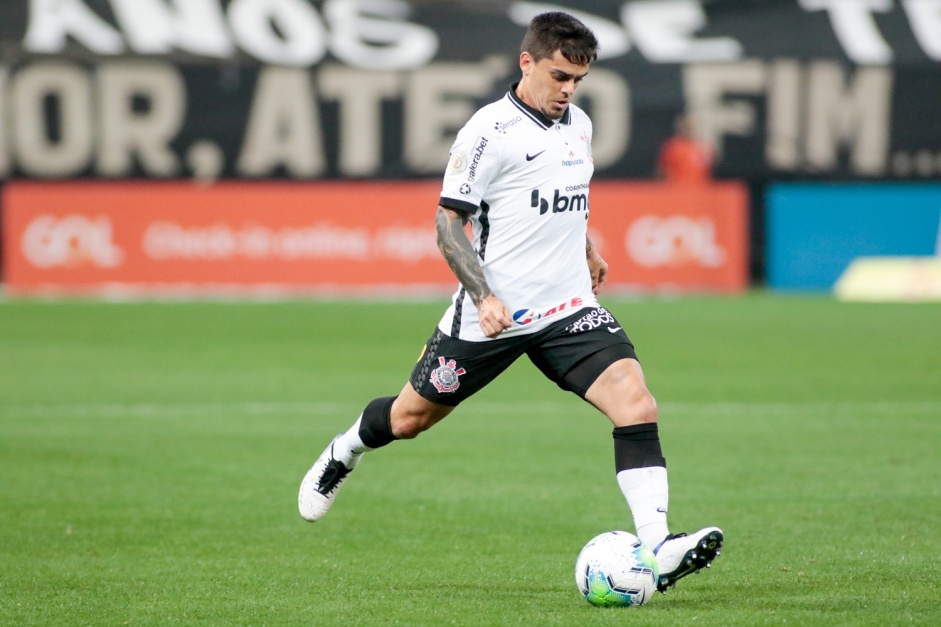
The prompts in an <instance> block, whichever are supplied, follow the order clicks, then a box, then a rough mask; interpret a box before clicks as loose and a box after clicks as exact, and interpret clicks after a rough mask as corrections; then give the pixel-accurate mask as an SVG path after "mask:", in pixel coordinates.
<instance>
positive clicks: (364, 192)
mask: <svg viewBox="0 0 941 627" xmlns="http://www.w3.org/2000/svg"><path fill="white" fill-rule="evenodd" d="M440 189H441V186H440V184H439V183H438V182H430V181H421V182H385V183H379V182H369V183H363V182H359V183H309V184H297V183H220V184H217V185H213V186H207V187H202V186H197V185H192V184H189V183H153V182H151V183H93V182H79V183H43V184H40V183H33V182H15V183H11V184H9V185H7V186H6V188H5V189H4V194H3V202H4V206H5V212H4V222H3V238H4V239H3V252H4V259H3V268H4V277H3V278H4V281H5V287H6V289H7V291H8V292H10V293H13V294H43V293H53V294H62V293H64V294H70V293H98V294H101V293H109V292H110V293H115V294H122V293H131V294H135V293H144V294H154V293H156V294H174V293H180V294H193V293H196V294H206V293H229V292H236V293H245V292H253V293H273V294H282V293H340V294H349V293H358V294H367V295H373V294H384V293H392V294H396V295H401V294H408V293H423V292H431V293H436V294H446V293H450V292H453V291H454V290H455V289H456V286H457V281H456V279H455V278H454V276H453V274H452V273H451V271H450V269H449V268H448V266H447V264H446V263H445V261H444V260H443V258H442V257H441V254H440V252H439V251H438V248H437V238H436V233H435V225H434V212H435V206H436V204H437V200H438V195H439V193H440ZM590 203H591V220H590V229H591V237H592V240H593V242H594V243H595V244H596V245H597V246H598V247H599V249H600V250H601V252H602V254H603V255H604V256H605V258H606V260H607V261H608V263H609V264H610V266H611V271H610V275H609V281H608V288H607V289H608V290H609V291H612V292H617V291H625V290H632V291H637V290H641V291H651V290H662V289H669V290H677V291H722V292H730V291H739V290H743V289H745V288H746V287H747V267H746V266H747V256H748V250H747V217H746V216H747V204H748V201H747V195H746V192H745V190H744V188H743V187H741V186H739V185H735V184H719V185H714V186H704V187H685V186H670V185H660V184H628V183H612V182H600V183H598V184H597V185H593V186H592V190H591V197H590Z"/></svg>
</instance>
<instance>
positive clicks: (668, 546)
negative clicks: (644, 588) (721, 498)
mask: <svg viewBox="0 0 941 627" xmlns="http://www.w3.org/2000/svg"><path fill="white" fill-rule="evenodd" d="M723 540H724V536H723V535H722V530H721V529H719V528H718V527H706V528H705V529H700V530H699V531H697V532H696V533H693V534H685V533H677V534H672V533H671V534H670V535H668V536H667V537H666V538H665V539H664V540H663V542H661V543H660V544H658V545H657V548H655V549H654V551H653V553H654V555H656V556H657V565H658V566H659V567H660V581H659V583H658V584H657V590H659V591H660V592H662V593H664V594H666V591H667V589H668V588H672V587H673V586H675V585H676V582H677V581H679V580H680V579H682V578H683V577H685V576H686V575H692V574H693V573H698V572H699V571H700V570H702V569H703V568H709V567H710V566H712V561H713V560H714V559H715V558H717V557H718V556H719V553H721V552H722V541H723Z"/></svg>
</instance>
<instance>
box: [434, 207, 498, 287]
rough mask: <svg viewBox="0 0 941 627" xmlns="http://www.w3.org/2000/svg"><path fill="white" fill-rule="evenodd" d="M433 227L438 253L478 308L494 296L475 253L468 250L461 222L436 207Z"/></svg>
mask: <svg viewBox="0 0 941 627" xmlns="http://www.w3.org/2000/svg"><path fill="white" fill-rule="evenodd" d="M435 226H436V228H437V231H438V250H440V251H441V254H442V255H443V256H444V258H445V260H446V261H447V262H448V265H449V266H450V267H451V271H452V272H453V273H454V276H456V277H457V280H458V281H460V282H461V285H463V286H464V289H465V290H467V293H468V294H470V297H471V300H472V301H474V304H475V305H480V303H481V301H483V300H484V299H485V298H487V297H488V296H490V295H491V294H493V292H492V291H491V290H490V286H488V285H487V280H486V279H485V278H484V271H483V269H482V268H481V267H480V261H478V259H477V253H476V252H475V251H474V247H473V246H471V243H470V240H468V239H467V233H466V232H465V231H464V220H463V219H462V218H461V216H460V215H458V213H457V212H456V211H452V210H450V209H445V208H444V207H438V213H437V215H436V216H435Z"/></svg>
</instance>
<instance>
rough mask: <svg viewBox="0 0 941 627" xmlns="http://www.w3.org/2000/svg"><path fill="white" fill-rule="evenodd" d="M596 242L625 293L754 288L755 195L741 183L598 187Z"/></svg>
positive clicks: (593, 223) (592, 226)
mask: <svg viewBox="0 0 941 627" xmlns="http://www.w3.org/2000/svg"><path fill="white" fill-rule="evenodd" d="M589 237H590V238H591V240H592V243H594V244H595V245H596V246H597V247H598V249H599V251H600V252H601V255H602V256H603V257H604V259H605V261H607V262H608V266H609V274H608V288H609V289H613V290H619V291H626V290H636V291H642V292H650V291H667V290H669V291H673V290H675V291H683V292H739V291H742V290H745V289H746V288H747V287H748V192H747V190H746V188H745V186H744V185H742V184H740V183H710V184H704V185H671V184H664V183H621V182H610V181H599V182H596V183H592V185H591V219H590V221H589Z"/></svg>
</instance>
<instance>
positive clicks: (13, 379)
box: [0, 293, 941, 626]
mask: <svg viewBox="0 0 941 627" xmlns="http://www.w3.org/2000/svg"><path fill="white" fill-rule="evenodd" d="M604 302H605V304H606V305H607V306H608V307H609V308H610V309H612V310H613V311H614V312H615V314H616V315H617V316H618V318H619V320H620V321H621V322H622V323H623V325H624V327H625V328H626V329H627V331H628V334H629V335H630V336H631V337H632V339H634V341H635V343H636V345H637V349H638V352H639V355H640V357H641V360H642V362H643V364H644V367H645V371H646V374H647V378H648V382H649V385H650V387H651V389H652V391H653V392H654V394H655V395H656V396H657V398H658V400H659V403H660V420H661V437H662V441H663V446H664V452H665V455H666V457H667V460H668V463H669V468H670V479H671V484H670V489H671V508H670V522H671V527H672V529H673V530H674V531H682V530H694V529H698V528H699V527H701V526H705V525H719V526H721V527H722V528H723V529H724V530H725V532H726V540H727V541H726V548H725V550H724V551H723V553H722V556H721V557H720V558H719V559H718V560H717V561H716V563H715V565H714V566H713V568H712V569H711V570H709V571H707V572H705V573H704V574H702V575H699V576H696V577H689V578H687V579H685V580H683V581H682V582H680V585H678V586H677V588H676V589H675V590H673V591H671V592H670V593H669V594H668V595H666V596H659V595H658V596H657V597H655V598H654V599H653V600H652V601H651V602H650V603H649V604H647V605H646V606H644V607H642V608H638V609H627V610H604V609H598V608H593V607H591V606H589V605H588V603H586V602H585V601H584V600H583V599H582V598H581V597H580V595H579V594H578V592H577V591H576V589H575V584H574V576H573V568H574V562H575V557H576V556H577V554H578V552H579V550H580V549H581V546H582V545H583V544H584V543H585V542H587V541H588V540H589V539H590V538H592V537H593V536H594V535H596V534H598V533H600V532H602V531H606V530H610V529H627V530H631V529H632V525H631V522H630V516H629V511H628V508H627V505H626V503H625V502H624V500H623V497H622V496H621V494H620V492H619V490H618V488H617V483H616V481H615V478H614V467H613V455H612V443H611V437H610V425H609V424H608V423H607V421H606V419H605V418H604V417H603V416H601V415H600V414H599V413H597V412H596V411H595V410H593V409H592V408H590V407H589V406H587V405H585V404H584V403H582V402H581V401H580V400H578V399H577V398H576V397H574V396H572V395H567V394H565V393H563V392H562V391H560V390H558V389H557V388H556V387H555V386H554V385H553V384H551V383H549V382H547V381H545V380H544V379H542V378H541V376H540V375H539V373H538V371H537V370H536V369H535V368H534V367H533V366H532V365H531V364H529V363H528V362H526V361H525V360H523V361H521V362H519V363H517V364H516V365H515V366H514V367H513V368H511V369H510V371H508V372H507V373H506V375H505V376H504V377H502V378H500V379H499V380H498V381H496V382H495V383H494V384H493V385H492V386H491V387H489V388H487V389H485V390H484V391H483V392H481V393H480V394H478V395H477V396H475V397H474V398H472V399H470V400H469V401H468V402H467V403H466V404H465V405H464V406H462V407H461V408H460V409H459V410H458V411H457V412H455V413H454V414H452V415H451V416H450V417H449V418H448V419H447V420H445V421H444V422H443V423H441V424H440V425H439V426H437V427H436V428H434V429H432V430H431V431H429V432H428V433H426V434H424V435H423V436H422V437H420V438H418V439H417V440H414V441H409V442H398V443H394V444H393V445H391V446H389V447H387V448H385V449H383V450H380V451H377V452H375V453H371V454H369V455H368V456H367V457H366V458H365V459H364V460H363V462H362V464H361V465H360V467H359V468H358V469H357V470H356V473H355V474H354V475H353V476H352V478H351V479H350V481H349V482H348V483H347V485H346V487H345V488H344V489H343V491H342V492H341V493H340V495H339V498H338V499H337V503H336V505H335V507H334V508H333V510H332V511H331V512H330V514H329V515H328V516H327V517H326V518H325V519H324V520H323V521H321V522H319V523H316V524H313V525H312V524H309V523H306V522H304V521H303V520H302V519H301V518H300V517H299V516H298V514H297V510H296V495H297V486H298V483H299V481H300V479H301V477H302V476H303V474H304V472H305V471H306V470H307V468H308V466H309V465H310V464H311V463H312V462H313V460H314V459H315V458H316V457H317V455H318V454H319V453H320V451H321V450H322V448H323V447H324V446H325V445H326V443H327V442H328V441H329V440H330V439H331V438H332V437H333V436H334V435H335V434H336V433H337V432H338V431H340V430H343V429H345V428H346V427H347V426H348V425H349V424H351V422H352V421H353V420H354V419H355V418H356V415H357V414H358V413H359V411H360V410H361V409H362V407H363V406H364V405H365V403H366V402H368V401H369V400H371V399H372V398H373V397H375V396H380V395H388V394H395V393H397V392H398V390H399V389H400V388H401V386H402V385H403V384H404V382H405V380H406V378H407V376H408V373H409V371H410V369H411V366H412V364H413V363H414V360H415V359H416V358H417V357H418V354H419V351H420V349H421V346H422V342H423V341H424V340H425V338H426V337H427V336H428V334H429V333H430V331H431V329H432V328H433V326H434V324H435V323H436V322H437V319H438V316H439V315H440V313H441V311H442V309H443V307H444V303H443V302H442V301H437V302H426V303H390V302H362V301H349V302H346V301H343V302H313V301H311V302H308V301H292V302H279V303H251V302H241V303H223V302H195V303H186V302H164V303H159V302H146V303H110V304H109V303H97V302H85V301H69V302H57V303H44V302H37V301H4V302H0V624H4V625H125V624H129V625H194V624H200V625H202V624H205V625H376V624H394V623H398V624H415V625H422V624H424V625H437V624H460V625H502V624H524V625H608V624H611V625H614V624H617V625H623V624H632V625H658V626H659V625H691V624H701V625H754V624H783V623H788V624H819V625H867V624H868V625H888V624H891V625H896V624H922V625H936V624H941V557H939V556H941V461H939V460H941V305H937V304H921V305H915V304H846V303H838V302H835V301H833V300H831V299H829V298H826V297H800V296H792V297H783V296H775V295H769V294H765V293H754V294H749V295H747V296H743V297H736V298H708V297H699V298H679V299H672V300H671V299H639V300H627V299H615V298H607V299H605V300H604Z"/></svg>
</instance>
